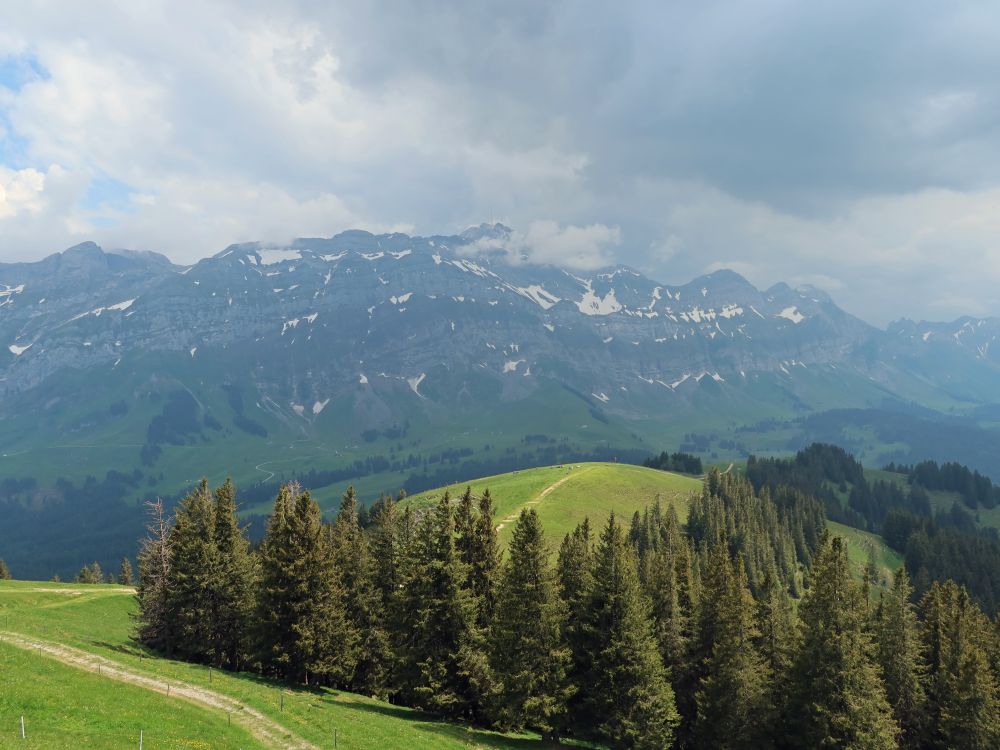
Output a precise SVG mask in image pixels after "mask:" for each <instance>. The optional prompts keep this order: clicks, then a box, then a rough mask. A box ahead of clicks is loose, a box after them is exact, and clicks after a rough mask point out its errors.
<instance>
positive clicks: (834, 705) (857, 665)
mask: <svg viewBox="0 0 1000 750" xmlns="http://www.w3.org/2000/svg"><path fill="white" fill-rule="evenodd" d="M810 580H811V587H810V589H809V591H808V592H807V593H806V595H805V597H804V598H803V600H802V604H801V605H800V607H799V614H800V617H801V624H802V640H801V643H800V646H799V649H798V653H797V654H796V656H795V661H794V663H793V667H792V680H791V685H790V690H791V693H790V698H789V705H788V714H787V722H788V725H789V727H790V737H789V741H790V744H791V745H792V746H793V747H800V748H804V749H806V748H808V749H810V750H811V749H812V748H818V747H857V748H870V749H871V750H882V749H883V748H884V749H885V750H889V749H890V748H895V747H897V742H896V738H897V736H898V734H899V726H898V725H897V724H896V721H895V719H893V717H892V708H891V707H890V706H889V702H888V700H887V699H886V695H885V687H884V686H883V684H882V680H881V677H880V674H879V669H878V666H877V664H876V663H875V661H874V657H873V653H872V644H871V638H870V635H869V633H868V632H867V629H866V627H865V624H866V606H865V601H864V597H863V593H862V590H861V586H860V585H859V584H857V583H855V582H854V581H853V580H852V579H851V572H850V565H849V563H848V559H847V549H846V547H845V545H844V541H843V540H842V539H841V538H840V537H831V536H830V535H829V534H825V535H824V537H823V538H822V539H821V540H820V544H819V548H818V549H817V550H816V554H815V557H814V558H813V570H812V576H811V579H810Z"/></svg>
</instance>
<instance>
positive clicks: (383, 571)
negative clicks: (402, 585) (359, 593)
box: [367, 496, 400, 611]
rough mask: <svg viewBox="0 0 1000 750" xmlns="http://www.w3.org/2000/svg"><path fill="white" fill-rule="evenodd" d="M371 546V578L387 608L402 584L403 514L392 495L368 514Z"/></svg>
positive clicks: (376, 503) (375, 505) (375, 504)
mask: <svg viewBox="0 0 1000 750" xmlns="http://www.w3.org/2000/svg"><path fill="white" fill-rule="evenodd" d="M369 517H370V518H371V524H370V525H369V527H368V529H367V535H368V547H369V550H370V551H371V557H372V581H373V583H374V586H375V589H376V591H378V592H379V596H380V598H381V606H382V608H383V609H384V610H386V611H388V610H389V607H390V606H391V602H392V598H393V596H395V593H396V589H397V587H398V583H399V556H400V548H399V525H400V513H399V510H398V508H397V506H396V503H395V502H393V500H392V498H391V497H386V496H383V497H380V498H379V499H378V500H377V501H375V503H374V504H373V505H372V508H371V511H370V513H369Z"/></svg>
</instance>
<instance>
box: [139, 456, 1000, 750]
mask: <svg viewBox="0 0 1000 750" xmlns="http://www.w3.org/2000/svg"><path fill="white" fill-rule="evenodd" d="M151 510H152V514H151V523H150V533H149V536H148V538H147V539H146V540H145V542H144V544H143V547H142V550H141V552H140V555H139V560H138V562H139V565H138V569H139V582H138V587H137V591H138V594H137V596H138V600H139V615H138V617H137V621H136V635H137V638H138V639H139V640H140V641H142V642H143V643H144V644H146V645H148V646H150V647H153V648H155V649H156V650H158V651H160V652H161V653H163V654H165V655H169V656H172V657H175V658H182V659H187V660H191V661H195V662H199V663H204V664H211V665H214V666H217V667H223V668H229V669H241V670H250V671H256V672H259V673H261V674H264V675H267V676H270V677H274V678H278V679H282V680H287V681H289V682H296V683H301V684H310V685H315V684H323V685H331V686H336V687H338V688H342V689H345V690H350V691H355V692H359V693H364V694H368V695H373V696H377V697H381V698H384V699H387V700H390V701H392V702H394V703H398V704H405V705H410V706H415V707H418V708H421V709H424V710H426V711H429V712H432V713H435V714H438V715H440V716H444V717H448V718H452V719H456V720H463V721H469V722H472V723H475V724H478V725H483V726H491V727H497V728H502V729H520V728H528V729H533V730H536V731H539V732H540V733H542V734H543V735H544V736H546V737H549V738H560V737H561V738H570V737H571V738H578V739H589V740H592V741H597V742H599V743H603V744H607V745H610V746H612V747H637V748H663V747H677V748H695V747H699V748H700V747H718V748H767V747H773V748H815V747H859V748H862V747H863V748H894V747H931V748H946V747H962V748H965V747H968V748H991V747H996V746H997V745H998V743H1000V687H998V685H1000V622H998V621H991V620H990V619H989V618H988V617H987V615H985V614H984V613H983V611H982V609H981V608H980V606H979V605H978V604H977V603H976V602H975V601H974V600H973V599H972V598H971V597H970V595H969V593H967V591H966V589H965V588H964V587H962V586H960V585H958V584H956V583H953V582H951V581H943V582H937V581H935V582H932V583H931V584H930V585H929V586H928V587H927V589H926V591H925V592H924V593H923V594H922V596H920V598H919V600H916V601H915V600H914V596H913V587H912V585H911V584H910V580H909V577H908V575H907V573H906V571H905V570H903V569H901V570H900V571H898V572H897V573H896V575H895V577H894V580H893V581H892V583H891V585H890V586H889V587H888V588H887V589H886V590H885V591H882V592H880V593H878V594H875V593H873V588H872V582H871V580H869V579H868V578H866V579H865V580H862V581H858V580H855V579H854V578H853V577H852V575H851V568H850V566H849V562H848V557H847V549H846V546H845V544H844V542H843V540H841V539H840V538H838V537H835V536H832V535H830V534H829V533H828V532H827V531H826V530H825V528H824V527H825V519H824V506H823V501H822V500H821V499H817V498H815V497H813V496H812V495H810V494H809V493H808V492H806V491H804V490H803V489H801V488H796V487H790V486H789V485H788V484H776V485H775V486H774V487H773V488H772V487H770V486H766V485H762V486H761V487H760V488H759V489H756V488H755V487H754V484H753V483H751V482H750V481H748V480H747V479H745V478H743V477H741V476H739V475H737V474H722V473H720V472H718V471H713V472H711V473H710V474H709V475H708V477H706V481H705V484H704V488H703V490H702V492H701V494H700V495H699V496H698V497H696V498H693V499H692V502H691V508H690V514H689V517H688V519H687V520H686V522H682V521H681V520H680V519H679V518H678V516H677V514H676V512H675V510H674V508H673V506H668V507H663V506H661V505H660V504H659V503H657V502H654V503H653V504H652V505H650V506H649V507H647V508H646V509H645V511H644V512H642V513H636V514H635V515H634V516H633V517H632V518H631V519H621V518H616V517H614V516H612V517H611V518H610V519H609V520H608V521H607V523H606V524H604V525H603V526H602V527H601V528H600V529H593V528H591V526H590V524H589V522H586V521H585V522H584V523H582V524H580V525H579V526H578V527H577V528H576V529H575V530H574V531H573V532H572V533H570V534H568V535H566V537H565V538H564V539H562V540H554V539H547V538H546V536H545V532H544V529H543V528H542V527H541V524H540V522H539V518H538V516H537V514H536V513H535V511H534V510H533V509H531V508H526V509H525V510H523V511H522V512H521V514H520V516H519V518H518V520H517V522H516V524H515V527H514V529H513V535H512V537H511V540H510V542H509V544H508V546H507V549H506V550H505V551H504V553H503V554H501V551H500V549H499V546H498V541H497V532H496V520H495V518H494V501H493V498H492V497H491V496H490V494H489V492H488V491H486V492H484V493H483V494H482V496H474V495H473V494H472V493H471V492H470V491H467V492H465V493H464V494H463V495H461V496H460V497H457V498H452V497H449V496H448V495H447V494H446V495H443V496H442V497H441V498H440V500H439V502H438V503H437V504H436V505H435V506H433V507H430V508H426V509H423V510H420V511H417V510H414V509H412V508H410V507H409V506H407V505H406V504H405V503H399V502H397V501H395V500H393V499H391V498H388V497H383V498H381V499H380V500H379V501H377V502H376V503H375V504H374V505H373V506H372V507H371V508H370V509H369V510H368V512H367V513H366V515H367V519H366V520H367V523H366V524H364V525H363V524H362V523H361V511H360V509H359V506H358V501H357V498H356V497H355V494H354V491H353V490H348V491H347V492H346V493H345V495H344V497H343V500H342V503H341V507H340V509H339V512H338V513H337V514H336V517H335V518H334V519H333V521H332V522H330V523H326V522H324V520H323V518H322V515H321V512H320V509H319V507H318V506H317V504H316V503H315V502H314V501H313V500H312V499H311V497H310V496H309V493H308V492H307V491H305V490H303V489H302V488H301V487H299V486H298V485H296V484H294V483H293V484H286V485H284V486H282V487H281V488H280V490H279V492H278V494H277V498H276V500H275V504H274V510H273V512H272V514H271V516H270V517H269V519H268V523H267V530H266V534H265V536H264V539H263V541H262V542H261V544H260V545H259V547H257V548H252V547H251V545H250V543H249V541H248V540H247V538H246V535H245V533H244V531H243V530H242V529H241V528H240V526H239V524H238V522H237V518H236V494H235V489H234V488H233V486H232V484H231V483H229V482H227V483H226V484H225V485H223V486H221V487H219V488H216V489H215V490H214V491H213V490H212V489H210V488H209V486H208V484H207V483H206V482H202V483H201V484H200V485H199V486H198V487H196V488H195V489H194V491H192V492H191V493H190V494H189V495H188V496H187V497H186V498H184V500H183V501H182V502H181V503H180V504H179V506H178V507H177V509H176V512H175V514H174V515H173V517H169V518H168V517H167V516H166V515H165V513H164V510H163V508H162V506H161V505H158V504H156V505H153V506H152V507H151Z"/></svg>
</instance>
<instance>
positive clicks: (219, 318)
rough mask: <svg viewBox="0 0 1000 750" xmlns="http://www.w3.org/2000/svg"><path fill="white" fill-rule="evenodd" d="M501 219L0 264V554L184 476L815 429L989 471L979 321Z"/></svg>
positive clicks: (110, 550)
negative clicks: (596, 247) (926, 314)
mask: <svg viewBox="0 0 1000 750" xmlns="http://www.w3.org/2000/svg"><path fill="white" fill-rule="evenodd" d="M509 238H510V230H508V229H507V228H506V227H503V226H502V225H482V226H479V227H474V228H471V229H469V230H467V231H466V232H464V233H463V234H461V235H457V236H433V237H410V236H407V235H404V234H387V235H373V234H370V233H367V232H362V231H349V232H344V233H342V234H339V235H336V236H335V237H332V238H329V239H317V238H303V239H298V240H295V241H293V242H290V243H288V244H287V245H284V246H281V247H273V246H264V245H261V244H256V243H247V244H240V245H233V246H231V247H229V248H227V249H225V250H224V251H222V252H220V253H219V254H218V255H216V256H214V257H211V258H206V259H204V260H202V261H200V262H198V263H196V264H194V265H192V266H183V267H182V266H177V265H174V264H172V263H171V262H170V261H169V260H167V259H166V258H164V257H163V256H159V255H156V254H152V253H143V252H133V251H114V252H109V251H105V250H103V249H101V248H99V247H98V246H96V245H94V244H92V243H85V244H82V245H78V246H76V247H73V248H70V249H69V250H66V251H65V252H62V253H57V254H55V255H52V256H49V257H48V258H46V259H44V260H42V261H39V262H36V263H17V264H0V345H2V346H0V502H2V503H3V506H4V509H5V510H4V512H5V517H6V519H7V521H6V522H5V523H4V524H3V526H2V527H0V544H2V546H3V548H4V549H5V550H6V553H5V554H6V555H7V559H8V562H11V563H12V564H19V563H23V564H24V565H27V566H29V567H30V566H31V565H35V566H37V570H28V571H25V573H30V574H32V575H36V576H41V575H43V574H44V575H50V574H51V573H52V572H54V571H60V572H64V573H65V572H66V571H70V570H75V569H77V568H78V567H79V564H80V563H81V561H83V560H86V559H90V558H94V557H101V558H102V559H103V558H107V559H108V560H113V559H116V558H120V557H121V556H122V555H123V554H127V553H128V551H129V550H131V549H132V548H133V547H134V544H135V539H136V538H137V536H139V535H140V533H141V527H142V522H141V503H142V501H143V500H145V499H148V498H150V497H153V496H163V497H165V498H169V499H172V498H176V497H178V496H179V495H180V494H181V493H182V492H183V491H185V490H186V489H187V488H189V487H190V486H191V485H192V484H193V483H194V482H195V481H197V480H198V478H199V477H200V476H201V475H202V474H206V473H207V474H208V475H209V479H210V480H212V481H221V479H223V478H224V477H225V476H227V475H231V476H232V477H233V478H234V479H235V481H236V482H237V484H238V485H239V486H240V488H241V502H242V507H243V512H244V514H245V515H246V516H247V517H249V518H251V519H253V518H254V517H255V516H259V515H261V514H262V513H263V512H264V511H265V510H266V508H267V507H268V506H269V503H270V501H271V500H272V499H273V496H274V491H275V489H276V487H277V484H278V483H279V482H280V481H282V480H287V479H291V478H299V479H300V480H301V481H302V482H303V483H304V484H305V485H306V486H308V487H310V488H311V489H312V490H313V491H314V494H315V496H316V497H317V498H318V499H319V500H320V502H321V504H322V505H323V506H324V507H327V508H328V507H331V506H332V505H333V504H334V502H335V498H337V497H338V496H339V494H340V492H342V491H343V489H344V487H345V486H346V485H347V484H348V483H354V484H355V485H356V486H357V487H358V488H359V492H360V493H361V495H362V497H363V498H365V499H367V500H370V499H373V498H374V497H376V496H377V495H378V493H380V492H382V491H386V492H389V491H396V490H398V489H400V488H405V489H406V490H407V491H408V492H418V491H421V490H424V489H428V488H431V487H435V486H439V485H443V484H447V483H449V482H453V481H456V480H460V479H463V478H467V477H472V476H482V475H486V474H491V473H498V472H501V471H508V470H513V469H518V468H523V467H527V466H535V465H543V464H553V463H558V462H560V461H571V460H584V459H598V460H620V461H641V460H642V459H643V458H645V457H646V456H648V455H650V454H652V453H658V452H659V451H661V450H663V449H671V450H676V449H678V448H680V449H682V450H685V451H689V452H693V453H697V454H698V455H701V456H702V457H704V458H706V459H708V460H710V461H719V462H725V461H729V460H738V459H741V458H745V457H746V456H747V455H748V454H750V453H757V454H775V453H788V452H790V451H793V450H795V449H797V448H799V447H802V446H803V445H806V444H808V443H809V442H812V441H813V440H817V439H821V440H824V441H827V442H833V443H837V444H840V445H843V446H844V447H846V448H849V449H850V450H851V451H853V452H854V453H855V454H856V455H858V456H859V458H862V459H863V460H864V461H865V462H866V463H867V464H869V465H879V464H881V463H886V462H888V461H904V462H905V461H912V460H915V459H922V458H934V459H937V460H942V461H947V460H962V461H963V462H964V463H967V464H969V465H970V466H972V467H974V468H977V469H979V470H980V471H983V472H984V473H987V474H990V475H992V476H993V477H994V478H998V477H1000V459H998V458H997V456H1000V432H998V431H997V430H996V428H997V426H998V423H1000V403H998V402H1000V349H998V348H997V347H996V345H995V344H996V338H997V335H998V334H1000V320H996V319H974V318H962V319H960V320H957V321H954V322H951V323H925V322H913V321H898V322H896V323H893V324H891V325H890V326H889V327H888V328H887V329H885V330H883V329H880V328H877V327H875V326H872V325H869V324H868V323H866V322H864V321H862V320H860V319H858V318H856V317H854V316H852V315H851V314H849V313H848V312H846V311H844V310H842V309H841V308H840V307H838V306H837V304H836V303H835V302H834V301H833V300H832V299H831V298H830V297H829V296H828V295H827V294H825V293H823V292H822V291H819V290H817V289H813V288H798V289H793V288H792V287H790V286H788V285H786V284H777V285H775V286H773V287H771V288H769V289H766V290H759V289H757V288H756V287H754V286H753V285H752V284H750V283H749V282H748V281H747V280H746V279H744V278H742V277H741V276H739V275H738V274H736V273H734V272H732V271H717V272H715V273H712V274H709V275H706V276H703V277H700V278H697V279H694V280H692V281H691V282H689V283H687V284H683V285H679V286H671V285H668V284H663V283H659V282H657V281H655V280H652V279H649V278H647V277H646V276H644V275H643V274H641V273H639V272H637V271H635V270H633V269H630V268H627V267H624V266H619V267H612V268H606V269H601V270H598V271H593V272H581V271H577V270H573V269H565V268H557V267H554V266H547V265H536V264H532V263H529V262H527V260H526V259H524V258H523V257H521V256H519V255H518V254H517V253H516V252H512V251H511V249H510V243H509V242H508V240H509ZM38 545H43V546H44V547H45V549H46V553H47V554H46V555H45V556H39V555H37V554H34V555H29V551H30V550H33V549H37V548H38ZM29 557H30V560H29Z"/></svg>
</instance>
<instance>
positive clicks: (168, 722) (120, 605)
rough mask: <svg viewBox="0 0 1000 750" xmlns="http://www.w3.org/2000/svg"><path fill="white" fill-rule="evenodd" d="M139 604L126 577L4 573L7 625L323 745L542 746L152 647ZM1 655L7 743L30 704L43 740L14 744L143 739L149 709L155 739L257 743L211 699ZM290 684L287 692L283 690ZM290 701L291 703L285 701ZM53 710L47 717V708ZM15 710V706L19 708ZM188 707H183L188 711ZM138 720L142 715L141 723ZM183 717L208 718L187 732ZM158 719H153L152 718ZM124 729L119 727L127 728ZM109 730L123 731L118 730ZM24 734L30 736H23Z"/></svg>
mask: <svg viewBox="0 0 1000 750" xmlns="http://www.w3.org/2000/svg"><path fill="white" fill-rule="evenodd" d="M134 611H135V602H134V598H133V597H132V596H131V595H130V591H129V590H128V589H125V588H123V587H120V586H107V585H97V586H84V585H66V584H53V583H36V582H25V581H0V627H2V628H3V630H4V631H6V632H10V633H20V634H24V635H28V636H31V637H33V638H37V639H39V640H43V641H46V642H50V643H59V644H65V645H68V646H71V647H74V648H78V649H81V650H83V651H86V652H89V653H92V654H97V655H99V656H102V657H105V658H107V659H110V660H112V661H114V662H115V663H116V664H118V665H121V666H122V667H125V668H127V669H128V670H130V671H133V672H136V673H141V674H144V675H149V676H154V677H156V678H158V679H162V680H170V681H177V682H184V683H187V684H190V685H196V686H199V687H202V688H208V689H211V690H213V691H216V692H218V693H222V694H223V695H226V696H229V697H231V698H234V699H236V700H239V701H241V702H242V703H243V704H245V705H247V706H249V707H250V708H252V709H255V710H257V711H259V712H261V713H262V714H264V715H265V716H267V717H269V718H270V719H272V720H274V721H276V722H278V723H279V724H281V725H282V726H284V727H286V728H287V729H288V730H289V731H291V732H294V733H295V734H297V735H298V736H300V737H302V738H304V739H306V740H308V741H310V742H312V743H315V744H316V745H318V746H320V747H332V745H333V739H332V738H333V731H334V730H335V729H336V730H337V739H338V747H339V748H348V749H349V748H382V747H407V748H410V749H411V750H432V749H433V748H465V747H497V748H506V747H509V748H542V747H545V745H544V744H543V743H542V742H541V740H540V739H539V738H537V737H536V736H532V735H527V734H523V735H505V734H500V733H496V732H487V731H481V730H477V729H472V728H468V727H464V726H460V725H456V724H449V723H447V722H443V721H437V720H435V719H433V718H430V717H427V716H426V715H423V714H421V713H419V712H417V711H413V710H411V709H406V708H401V707H399V706H392V705H389V704H388V703H383V702H381V701H376V700H372V699H370V698H366V697H364V696H360V695H355V694H352V693H345V692H341V691H336V690H328V689H312V690H307V689H302V688H291V689H290V688H284V690H282V688H283V686H282V685H280V684H278V683H275V682H272V681H269V680H263V679H261V678H259V677H257V676H255V675H251V674H229V673H222V672H218V671H214V672H212V673H209V671H208V670H207V669H205V668H204V667H200V666H196V665H192V664H186V663H183V662H177V661H172V660H169V659H160V658H150V657H149V655H148V654H144V653H143V651H142V650H141V649H139V648H138V647H137V646H136V645H135V644H134V643H133V642H132V640H131V639H130V637H129V635H130V630H131V626H132V625H131V620H130V616H131V614H132V613H133V612H134ZM0 665H2V668H3V675H2V677H0V685H2V686H3V690H2V691H0V747H7V746H8V745H7V744H5V743H7V742H13V740H14V739H15V738H14V735H13V734H11V731H9V730H14V729H16V728H17V727H15V726H14V724H12V723H11V722H12V721H13V720H16V719H17V717H19V716H20V715H21V713H22V712H23V713H25V716H26V719H25V720H26V723H27V724H28V726H29V727H32V728H34V730H33V731H34V732H37V733H39V734H38V737H39V742H40V741H41V739H42V738H43V737H44V738H47V741H46V742H44V743H42V744H34V745H32V744H27V743H25V744H11V745H10V746H11V747H25V748H28V747H86V748H91V747H92V748H104V747H109V748H110V747H116V748H117V747H134V746H137V744H138V743H137V739H138V735H137V734H136V738H135V741H133V740H130V739H129V737H130V735H129V732H130V731H132V730H133V729H138V727H139V724H138V723H134V721H133V720H134V719H140V718H142V719H144V720H145V722H146V726H149V727H152V728H155V730H156V731H157V732H163V733H164V734H163V735H162V736H161V735H158V736H161V737H162V739H158V740H156V742H155V744H154V741H153V740H152V739H150V741H149V742H147V743H146V744H145V745H144V746H145V747H146V748H147V750H150V749H154V748H168V747H169V748H236V747H242V748H256V747H261V745H259V744H254V742H253V741H246V742H243V741H242V740H241V737H244V736H246V735H245V733H243V731H242V730H238V729H237V727H236V722H235V720H234V724H233V729H232V730H230V729H229V727H228V720H227V716H226V714H225V712H222V711H218V712H213V711H209V710H207V709H201V708H198V707H196V706H192V705H191V704H188V703H186V702H185V701H183V700H180V699H177V698H168V697H166V696H162V695H159V694H156V693H150V692H148V691H144V690H142V689H141V688H138V687H133V686H127V685H122V684H121V683H118V682H116V681H114V680H111V679H109V678H107V677H101V676H98V675H96V674H93V673H88V672H84V671H81V670H78V669H75V668H73V667H68V666H63V665H60V664H58V663H57V662H55V661H53V660H50V659H49V658H48V657H46V656H44V655H37V654H33V653H31V652H24V651H20V650H19V649H16V648H14V647H12V646H2V650H0ZM282 692H284V698H282ZM282 704H283V708H282ZM46 715H47V718H45V716H46ZM12 717H14V718H13V719H12ZM177 717H179V718H177ZM130 722H132V723H130ZM176 727H191V728H198V732H203V734H200V735H199V736H198V737H197V738H196V739H192V740H189V739H186V738H187V737H188V736H189V735H183V736H182V735H181V734H179V733H176V732H180V729H177V730H176V732H175V734H173V735H169V734H168V733H169V732H170V731H174V729H173V728H176ZM151 731H152V730H151ZM116 733H117V734H116ZM109 738H115V741H114V742H112V741H111V739H109ZM16 740H17V742H18V743H20V737H19V736H17V737H16Z"/></svg>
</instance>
